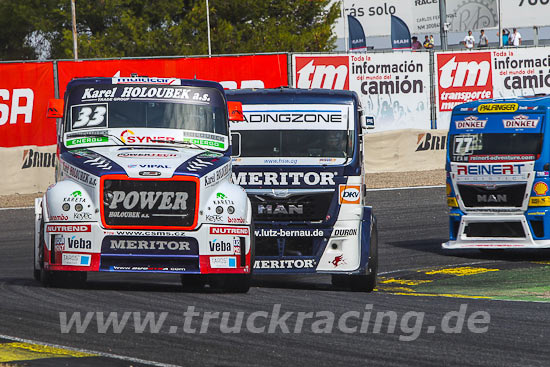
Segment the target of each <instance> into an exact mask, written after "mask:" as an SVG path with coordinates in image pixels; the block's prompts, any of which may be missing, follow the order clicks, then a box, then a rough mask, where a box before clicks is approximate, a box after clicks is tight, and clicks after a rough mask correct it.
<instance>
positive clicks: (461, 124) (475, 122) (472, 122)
mask: <svg viewBox="0 0 550 367" xmlns="http://www.w3.org/2000/svg"><path fill="white" fill-rule="evenodd" d="M485 124H487V120H480V119H479V117H477V116H468V117H465V118H464V120H462V121H460V120H457V121H455V126H456V128H457V129H484V128H485Z"/></svg>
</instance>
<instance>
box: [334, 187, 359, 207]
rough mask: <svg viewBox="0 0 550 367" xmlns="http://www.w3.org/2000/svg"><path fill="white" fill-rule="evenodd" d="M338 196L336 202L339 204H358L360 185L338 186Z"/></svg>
mask: <svg viewBox="0 0 550 367" xmlns="http://www.w3.org/2000/svg"><path fill="white" fill-rule="evenodd" d="M338 189H339V192H340V195H339V196H338V202H339V203H340V204H359V203H360V201H361V195H360V194H361V185H339V186H338Z"/></svg>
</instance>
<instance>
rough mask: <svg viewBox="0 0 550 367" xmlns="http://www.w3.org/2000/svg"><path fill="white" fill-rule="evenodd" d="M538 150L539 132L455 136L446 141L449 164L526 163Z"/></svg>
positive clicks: (540, 137) (533, 157) (534, 157)
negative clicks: (448, 141) (450, 161)
mask: <svg viewBox="0 0 550 367" xmlns="http://www.w3.org/2000/svg"><path fill="white" fill-rule="evenodd" d="M541 147H542V134H540V133H512V134H502V133H483V134H456V135H452V136H451V139H450V146H449V151H450V156H451V160H452V161H453V162H492V161H493V162H498V161H529V160H535V159H537V155H538V154H540V151H541Z"/></svg>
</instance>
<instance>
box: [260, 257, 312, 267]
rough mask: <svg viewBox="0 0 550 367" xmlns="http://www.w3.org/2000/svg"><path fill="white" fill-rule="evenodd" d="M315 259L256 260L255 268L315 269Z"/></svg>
mask: <svg viewBox="0 0 550 367" xmlns="http://www.w3.org/2000/svg"><path fill="white" fill-rule="evenodd" d="M315 266H316V263H315V259H287V260H256V261H255V262H254V269H314V268H315Z"/></svg>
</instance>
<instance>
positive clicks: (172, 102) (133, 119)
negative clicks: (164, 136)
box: [65, 85, 228, 135]
mask: <svg viewBox="0 0 550 367" xmlns="http://www.w3.org/2000/svg"><path fill="white" fill-rule="evenodd" d="M68 102H69V110H68V118H67V123H66V124H65V131H66V132H70V131H72V132H76V131H83V130H93V129H98V128H100V129H102V130H105V129H112V128H154V129H178V130H192V131H200V132H209V133H215V134H221V135H227V133H228V127H227V119H226V113H225V103H224V99H223V96H222V95H221V93H220V92H219V91H218V90H216V89H214V88H198V87H179V86H156V85H153V86H151V85H148V86H127V85H84V86H78V87H76V88H74V90H72V91H71V94H70V95H69V101H68Z"/></svg>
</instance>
